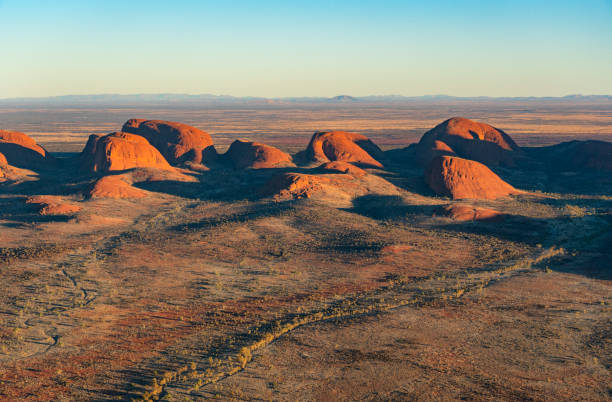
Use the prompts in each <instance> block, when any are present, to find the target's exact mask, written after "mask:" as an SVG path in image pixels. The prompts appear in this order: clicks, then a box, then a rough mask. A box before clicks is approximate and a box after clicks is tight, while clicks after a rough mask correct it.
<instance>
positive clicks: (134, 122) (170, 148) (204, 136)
mask: <svg viewBox="0 0 612 402" xmlns="http://www.w3.org/2000/svg"><path fill="white" fill-rule="evenodd" d="M122 131H124V132H127V133H133V134H138V135H140V136H143V137H144V138H146V139H147V140H148V141H149V142H150V143H151V144H152V145H153V146H154V147H155V148H157V149H158V150H159V151H160V152H161V153H162V155H164V157H165V158H166V159H167V160H168V162H170V163H171V164H180V163H185V162H193V163H206V162H210V161H212V160H214V159H215V158H216V156H217V151H216V150H215V147H214V144H213V141H212V138H210V135H208V133H206V132H205V131H202V130H200V129H199V128H195V127H192V126H188V125H187V124H183V123H177V122H173V121H164V120H144V119H130V120H128V121H127V122H126V123H125V124H124V125H123V128H122Z"/></svg>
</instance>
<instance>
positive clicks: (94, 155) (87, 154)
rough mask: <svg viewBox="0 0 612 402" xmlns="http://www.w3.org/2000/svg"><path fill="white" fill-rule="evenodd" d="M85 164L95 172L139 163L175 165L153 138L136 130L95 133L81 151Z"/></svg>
mask: <svg viewBox="0 0 612 402" xmlns="http://www.w3.org/2000/svg"><path fill="white" fill-rule="evenodd" d="M81 161H82V162H83V167H84V168H86V169H87V170H89V171H92V172H110V171H117V170H126V169H132V168H136V167H154V168H159V169H171V167H170V165H169V164H168V162H167V161H166V160H165V159H164V157H163V156H162V155H161V154H160V153H159V151H158V150H157V149H155V147H153V146H152V145H151V144H149V142H148V141H147V140H146V139H145V138H143V137H141V136H139V135H135V134H129V133H124V132H115V133H111V134H108V135H105V136H102V137H100V136H95V135H92V136H90V137H89V140H88V141H87V145H85V149H84V150H83V152H82V154H81Z"/></svg>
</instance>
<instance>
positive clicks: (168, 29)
mask: <svg viewBox="0 0 612 402" xmlns="http://www.w3.org/2000/svg"><path fill="white" fill-rule="evenodd" d="M610 20H612V3H611V2H610V1H605V0H599V1H595V0H593V1H587V2H581V3H575V4H571V3H559V2H552V1H540V2H537V3H534V4H532V3H530V2H526V1H518V2H498V3H495V4H493V3H488V2H478V1H469V2H462V4H461V5H458V4H456V3H454V2H448V1H442V2H437V3H435V4H430V3H425V2H401V1H382V2H374V1H364V2H360V3H359V4H354V3H353V2H348V1H335V2H322V1H311V2H308V3H306V2H303V3H297V4H296V3H291V4H289V3H286V2H280V1H267V2H250V1H239V2H234V3H232V4H220V3H216V2H208V1H204V2H196V1H177V2H174V3H172V4H170V3H165V2H160V1H148V2H143V1H134V2H130V3H129V4H123V2H119V1H116V0H111V1H106V2H77V1H73V0H66V1H59V2H53V3H50V2H44V1H35V0H24V1H16V0H0V34H2V37H3V38H4V40H3V44H2V46H1V49H2V53H3V58H4V60H5V62H4V63H2V65H1V66H0V76H1V77H2V80H0V98H2V99H5V98H21V97H50V96H64V95H90V94H159V93H172V94H183V93H190V94H211V93H218V94H231V96H236V97H245V96H254V97H264V98H288V97H333V96H336V95H339V94H349V95H351V96H355V97H362V96H368V95H375V94H403V96H422V94H446V95H448V96H458V97H475V96H487V97H526V96H536V97H542V96H545V97H559V96H566V95H568V94H593V95H602V94H604V95H605V94H610V93H612V74H610V71H612V52H610V48H609V44H610V43H611V41H612V26H611V25H610V24H609V21H610Z"/></svg>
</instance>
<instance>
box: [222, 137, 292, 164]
mask: <svg viewBox="0 0 612 402" xmlns="http://www.w3.org/2000/svg"><path fill="white" fill-rule="evenodd" d="M225 156H226V157H227V158H229V160H230V161H231V162H232V164H233V165H234V167H236V168H238V169H265V168H277V167H288V166H295V165H294V164H293V161H292V160H291V155H289V154H287V153H285V152H283V151H281V150H280V149H278V148H274V147H271V146H269V145H265V144H260V143H258V142H252V141H244V140H236V141H234V142H233V143H232V145H230V147H229V149H228V150H227V152H226V153H225Z"/></svg>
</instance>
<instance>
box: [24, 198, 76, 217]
mask: <svg viewBox="0 0 612 402" xmlns="http://www.w3.org/2000/svg"><path fill="white" fill-rule="evenodd" d="M26 204H30V205H32V206H34V207H35V208H36V210H37V211H38V213H39V214H40V215H72V214H75V213H77V212H79V211H80V210H81V207H80V206H78V205H74V204H70V203H67V202H65V201H64V200H63V199H62V197H57V196H52V195H36V196H32V197H28V198H27V199H26Z"/></svg>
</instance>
